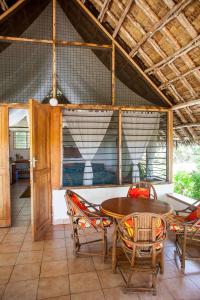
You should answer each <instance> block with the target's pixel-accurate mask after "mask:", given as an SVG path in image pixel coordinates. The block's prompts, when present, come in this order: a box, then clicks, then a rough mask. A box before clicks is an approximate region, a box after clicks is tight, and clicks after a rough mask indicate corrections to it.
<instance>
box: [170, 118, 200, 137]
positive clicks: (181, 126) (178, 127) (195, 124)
mask: <svg viewBox="0 0 200 300" xmlns="http://www.w3.org/2000/svg"><path fill="white" fill-rule="evenodd" d="M199 126H200V122H197V123H186V124H181V125H176V126H174V129H181V128H191V127H199ZM199 138H200V137H199Z"/></svg>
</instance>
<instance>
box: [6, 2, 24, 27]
mask: <svg viewBox="0 0 200 300" xmlns="http://www.w3.org/2000/svg"><path fill="white" fill-rule="evenodd" d="M26 1H27V0H18V1H17V2H16V3H15V4H13V5H12V6H11V7H10V8H8V9H7V10H6V11H5V12H4V13H3V14H1V15H0V22H2V21H3V20H5V19H6V18H7V17H8V16H9V15H10V14H11V13H13V12H14V11H15V10H16V9H17V8H19V7H20V6H21V5H22V4H24V3H25V2H26Z"/></svg>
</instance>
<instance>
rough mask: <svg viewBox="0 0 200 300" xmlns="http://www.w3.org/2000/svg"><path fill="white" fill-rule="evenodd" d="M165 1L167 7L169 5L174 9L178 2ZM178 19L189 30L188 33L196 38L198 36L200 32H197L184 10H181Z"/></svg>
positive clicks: (172, 0)
mask: <svg viewBox="0 0 200 300" xmlns="http://www.w3.org/2000/svg"><path fill="white" fill-rule="evenodd" d="M163 1H164V3H165V4H166V5H167V7H169V9H173V7H175V6H176V4H175V3H174V0H163ZM189 2H191V1H189ZM188 4H189V3H188ZM177 20H178V21H179V23H180V24H181V25H182V26H183V27H184V28H185V30H186V31H187V32H188V34H189V35H190V36H191V37H192V38H195V37H196V36H197V34H198V33H197V31H196V29H195V28H194V27H193V25H192V24H191V23H190V22H189V21H188V19H187V18H186V16H185V15H184V13H183V12H181V13H180V14H178V15H177Z"/></svg>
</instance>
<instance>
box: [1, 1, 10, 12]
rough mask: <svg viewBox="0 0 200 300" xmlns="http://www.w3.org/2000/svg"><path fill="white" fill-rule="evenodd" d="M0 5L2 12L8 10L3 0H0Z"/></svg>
mask: <svg viewBox="0 0 200 300" xmlns="http://www.w3.org/2000/svg"><path fill="white" fill-rule="evenodd" d="M0 5H1V8H2V9H3V11H6V10H7V9H8V5H7V3H6V1H5V0H0Z"/></svg>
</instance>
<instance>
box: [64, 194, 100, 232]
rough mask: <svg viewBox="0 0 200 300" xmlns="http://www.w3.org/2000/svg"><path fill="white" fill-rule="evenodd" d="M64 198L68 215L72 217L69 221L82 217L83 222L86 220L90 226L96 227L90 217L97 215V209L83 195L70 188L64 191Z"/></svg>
mask: <svg viewBox="0 0 200 300" xmlns="http://www.w3.org/2000/svg"><path fill="white" fill-rule="evenodd" d="M65 200H66V204H67V210H68V215H69V216H70V218H72V219H73V220H71V221H74V220H75V219H84V220H85V222H88V223H89V224H90V226H91V227H94V228H96V226H95V224H94V222H92V217H93V218H96V217H98V213H99V211H98V209H96V208H95V207H94V206H93V205H92V204H91V203H90V202H88V201H87V200H85V199H84V198H83V197H81V196H80V195H78V194H77V193H75V192H73V191H71V190H67V191H66V194H65Z"/></svg>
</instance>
